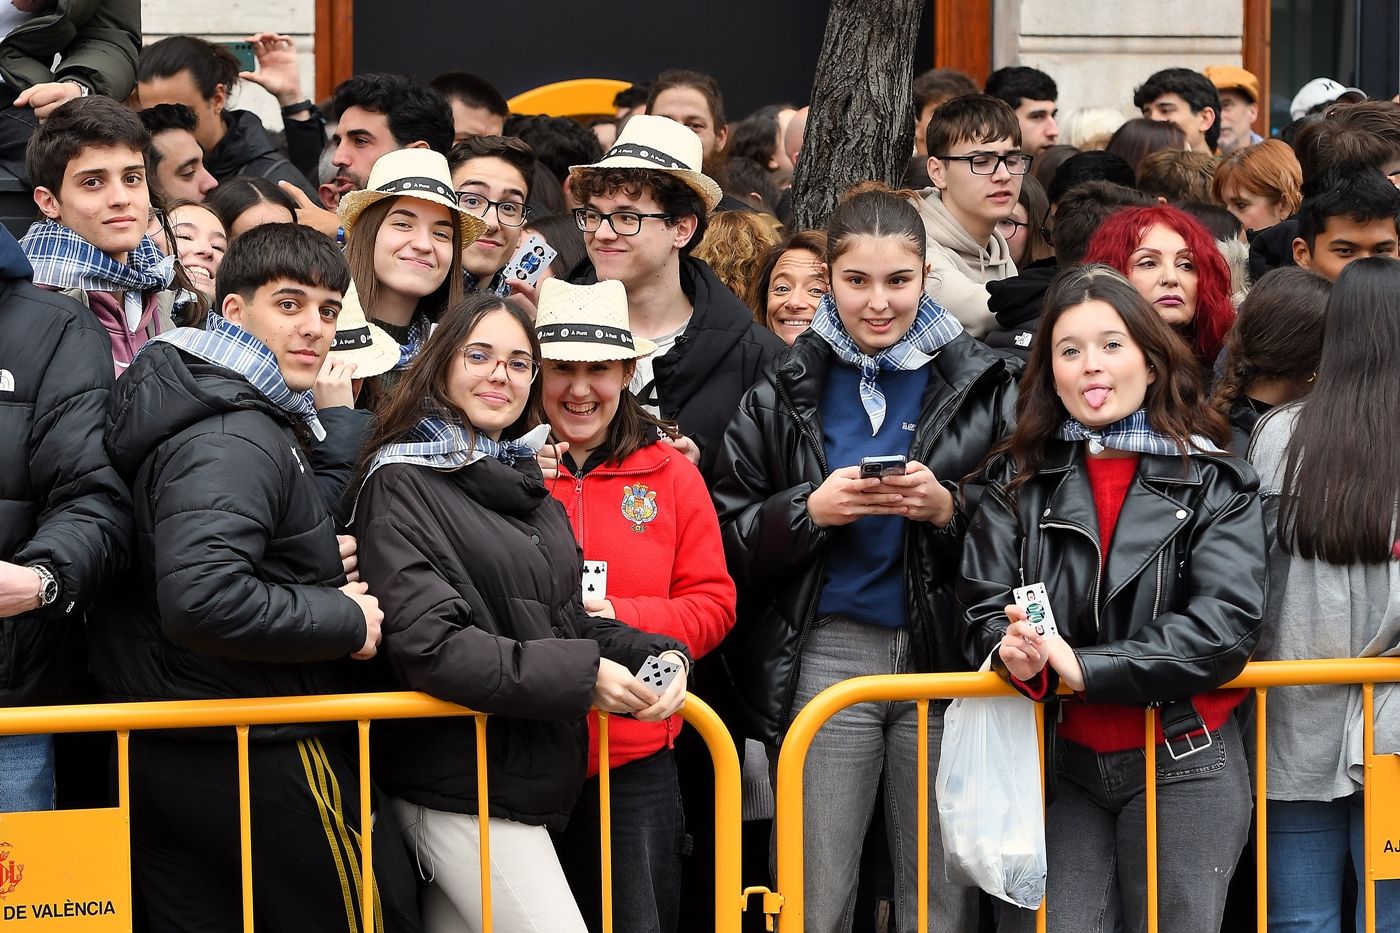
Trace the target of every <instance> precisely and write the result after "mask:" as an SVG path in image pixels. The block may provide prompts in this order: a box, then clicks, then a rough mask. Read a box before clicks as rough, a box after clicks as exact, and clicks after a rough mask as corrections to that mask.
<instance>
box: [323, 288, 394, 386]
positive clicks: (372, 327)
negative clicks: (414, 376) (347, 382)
mask: <svg viewBox="0 0 1400 933" xmlns="http://www.w3.org/2000/svg"><path fill="white" fill-rule="evenodd" d="M330 355H331V356H332V357H334V358H335V359H337V360H340V361H341V362H342V363H354V364H355V376H354V378H356V379H368V378H369V377H370V376H378V375H382V374H383V373H387V372H388V371H389V370H391V369H393V368H394V367H395V366H397V365H399V345H398V342H397V341H395V340H394V338H393V337H390V336H389V332H388V331H387V330H385V329H384V328H382V327H380V326H379V325H378V324H371V323H370V321H369V319H368V318H366V317H365V309H364V308H363V307H361V305H360V293H359V291H358V290H357V289H356V288H355V283H354V282H351V283H350V288H349V290H348V291H346V293H345V299H344V301H343V302H342V303H341V306H340V317H339V318H337V319H336V322H335V341H334V342H333V343H332V344H331V353H330Z"/></svg>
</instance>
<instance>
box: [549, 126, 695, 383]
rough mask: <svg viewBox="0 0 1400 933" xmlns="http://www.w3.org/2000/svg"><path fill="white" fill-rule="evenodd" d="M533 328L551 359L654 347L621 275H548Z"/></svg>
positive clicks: (623, 355)
mask: <svg viewBox="0 0 1400 933" xmlns="http://www.w3.org/2000/svg"><path fill="white" fill-rule="evenodd" d="M634 119H635V118H634ZM686 132H689V130H687V131H686ZM535 334H536V336H538V337H539V340H540V355H541V356H542V357H544V358H545V359H547V360H567V361H571V362H577V363H594V362H599V361H602V360H635V359H637V358H638V357H643V356H649V355H650V354H652V353H654V352H656V344H654V343H652V342H651V341H650V340H648V339H646V338H645V337H638V336H636V335H635V334H633V333H632V321H631V319H630V318H629V317H628V315H627V289H626V288H625V287H624V286H623V284H622V283H621V282H618V281H606V282H599V283H597V284H596V285H572V284H570V283H568V282H565V281H563V280H562V279H545V281H544V283H543V284H542V285H541V286H540V301H539V312H538V313H537V314H536V315H535Z"/></svg>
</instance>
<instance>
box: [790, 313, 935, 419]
mask: <svg viewBox="0 0 1400 933" xmlns="http://www.w3.org/2000/svg"><path fill="white" fill-rule="evenodd" d="M810 329H811V330H812V332H813V333H815V334H816V335H817V336H818V337H820V338H822V339H823V340H825V341H826V342H827V343H829V344H830V345H831V349H832V350H834V351H835V352H836V355H837V356H838V357H840V358H841V359H842V360H844V361H845V362H847V363H849V364H851V365H852V366H854V367H856V368H857V369H859V370H860V403H861V405H863V406H865V413H866V414H867V415H868V416H869V417H870V436H871V437H874V436H875V435H876V434H878V433H879V432H880V425H882V424H884V423H885V393H884V392H882V391H880V383H879V381H878V380H879V378H880V370H882V369H884V370H890V371H898V370H912V369H919V368H921V367H923V366H925V365H926V364H927V363H928V362H929V361H930V360H932V359H933V357H934V355H935V354H936V353H937V352H938V351H939V350H940V349H941V348H942V347H945V346H947V345H948V344H949V343H950V342H952V340H953V338H955V337H957V336H958V334H961V333H962V332H963V327H962V325H961V324H960V323H958V319H957V318H955V317H953V316H952V315H951V314H949V313H948V312H947V311H945V310H944V309H943V308H942V306H940V305H939V304H938V303H937V302H935V301H934V300H933V299H932V298H930V297H929V296H928V295H924V296H922V297H921V298H920V299H919V312H918V314H917V315H915V317H914V324H913V326H911V327H910V328H909V330H908V331H906V332H905V334H904V336H903V337H900V338H899V340H898V341H896V342H895V343H894V345H893V346H889V347H886V348H885V349H883V350H881V351H880V352H879V353H877V354H875V355H874V356H867V355H866V354H865V353H863V352H862V351H861V349H860V347H858V346H856V342H855V341H854V340H852V339H851V335H850V334H849V333H847V331H846V326H845V325H844V324H842V323H841V315H840V313H839V312H838V311H837V310H836V302H835V300H834V299H832V297H831V296H830V295H826V296H825V297H823V298H822V300H821V304H820V305H818V306H817V313H816V315H815V316H814V317H813V318H812V324H811V327H810Z"/></svg>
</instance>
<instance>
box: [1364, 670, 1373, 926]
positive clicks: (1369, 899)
mask: <svg viewBox="0 0 1400 933" xmlns="http://www.w3.org/2000/svg"><path fill="white" fill-rule="evenodd" d="M1375 702H1376V685H1375V684H1362V685H1361V715H1362V717H1363V724H1364V731H1363V733H1362V749H1361V760H1362V761H1364V762H1365V770H1364V772H1363V773H1364V774H1365V776H1366V783H1365V784H1364V785H1363V786H1362V791H1361V792H1362V798H1361V800H1362V807H1363V809H1362V812H1361V824H1362V827H1363V832H1362V837H1363V839H1364V840H1365V845H1366V854H1365V859H1364V861H1365V863H1366V870H1365V873H1364V874H1365V876H1366V877H1365V888H1364V891H1363V893H1364V895H1365V897H1366V933H1376V868H1375V866H1374V865H1373V864H1372V863H1371V862H1372V859H1371V853H1372V852H1373V851H1375V842H1374V839H1373V838H1372V837H1373V835H1374V833H1375V827H1374V826H1373V825H1372V822H1373V820H1372V816H1373V813H1374V808H1373V803H1374V801H1373V800H1372V799H1371V785H1372V784H1373V783H1374V781H1372V780H1371V779H1372V778H1373V777H1374V776H1375V755H1376V709H1375Z"/></svg>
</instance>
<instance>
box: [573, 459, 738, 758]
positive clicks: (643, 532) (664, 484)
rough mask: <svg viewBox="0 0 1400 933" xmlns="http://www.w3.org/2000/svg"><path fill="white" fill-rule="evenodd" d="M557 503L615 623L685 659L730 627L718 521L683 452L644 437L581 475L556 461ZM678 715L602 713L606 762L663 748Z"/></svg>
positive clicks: (591, 754) (591, 742)
mask: <svg viewBox="0 0 1400 933" xmlns="http://www.w3.org/2000/svg"><path fill="white" fill-rule="evenodd" d="M546 485H548V486H549V487H550V492H552V493H553V494H554V497H555V498H556V499H558V500H559V501H560V502H562V503H563V504H564V508H565V510H566V511H568V513H569V522H570V524H571V525H573V529H574V535H575V536H576V537H577V538H578V540H579V544H580V545H581V546H582V547H583V559H584V560H586V561H595V560H597V561H607V565H608V568H607V570H608V572H607V598H608V600H609V601H610V602H611V603H612V605H613V613H614V615H616V616H617V618H618V619H620V620H621V621H623V622H627V623H629V624H630V625H634V626H636V627H637V628H639V629H641V630H642V631H645V632H655V633H657V634H664V635H669V636H671V637H672V638H676V639H679V640H680V641H682V642H684V643H685V646H686V648H687V649H688V650H689V652H690V657H691V658H699V657H701V656H702V655H704V654H706V653H708V652H709V651H711V650H713V649H714V648H715V647H716V646H717V645H718V644H719V643H720V642H721V641H722V640H723V639H724V636H725V635H726V634H728V632H729V630H730V629H731V628H733V627H734V612H735V610H734V602H735V592H734V581H733V580H731V579H730V577H729V571H728V570H727V569H726V568H725V564H724V545H723V543H722V542H721V540H720V536H719V519H718V518H717V517H716V516H715V507H714V505H713V503H712V502H711V501H710V493H709V490H708V489H707V488H706V487H705V481H704V480H703V479H701V478H700V471H699V470H697V469H696V468H695V467H694V466H693V465H692V464H691V463H690V461H689V460H687V459H686V458H685V457H684V455H682V454H679V453H677V452H676V451H675V450H674V449H672V448H671V447H669V446H667V445H666V444H662V443H655V444H650V445H648V446H646V447H643V448H642V449H641V450H639V451H637V452H636V453H634V454H632V455H631V456H630V457H628V458H627V459H626V460H624V461H623V462H622V463H621V464H614V463H607V464H603V465H601V466H597V467H594V468H593V469H592V470H589V471H588V472H587V474H586V475H584V476H583V477H582V478H580V477H577V476H575V475H574V474H573V473H572V472H570V470H569V469H568V467H567V466H566V465H565V464H562V463H561V464H560V465H559V476H558V478H556V479H553V480H550V481H548V482H547V483H546ZM680 729H681V717H680V716H678V715H677V716H672V717H671V718H670V719H668V720H666V721H665V722H637V721H636V720H634V719H629V718H627V717H624V716H611V717H609V719H608V745H609V755H608V757H609V759H610V761H611V765H612V767H614V768H616V767H618V766H620V765H624V764H626V763H627V762H629V761H636V760H638V759H640V758H645V757H647V756H648V755H652V754H655V753H656V752H658V751H660V750H661V749H663V748H670V747H671V746H672V745H673V744H674V743H675V739H676V735H677V734H678V733H679V732H680ZM597 773H598V718H597V714H596V713H589V716H588V774H589V775H590V776H592V775H594V774H597Z"/></svg>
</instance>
